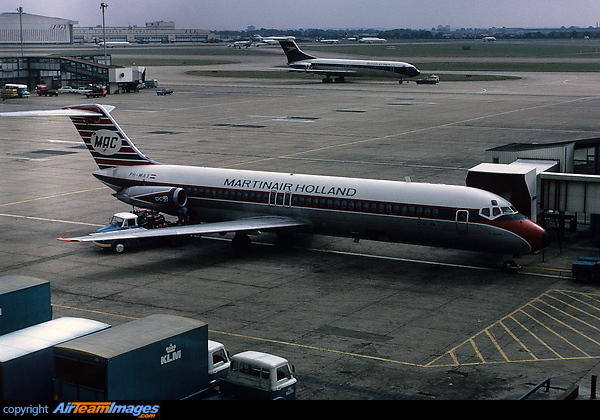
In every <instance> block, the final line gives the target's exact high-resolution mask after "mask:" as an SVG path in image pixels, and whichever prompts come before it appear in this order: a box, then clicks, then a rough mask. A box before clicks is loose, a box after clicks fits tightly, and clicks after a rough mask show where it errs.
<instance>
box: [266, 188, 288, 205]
mask: <svg viewBox="0 0 600 420" xmlns="http://www.w3.org/2000/svg"><path fill="white" fill-rule="evenodd" d="M269 205H270V206H271V207H275V206H284V207H291V205H292V193H291V192H289V191H285V192H278V191H275V190H273V191H270V192H269Z"/></svg>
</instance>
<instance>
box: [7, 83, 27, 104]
mask: <svg viewBox="0 0 600 420" xmlns="http://www.w3.org/2000/svg"><path fill="white" fill-rule="evenodd" d="M28 89H29V88H28V87H27V85H20V84H17V83H7V84H5V85H4V87H3V88H2V91H1V92H0V96H1V97H2V100H5V99H10V98H29V95H30V93H29V90H28Z"/></svg>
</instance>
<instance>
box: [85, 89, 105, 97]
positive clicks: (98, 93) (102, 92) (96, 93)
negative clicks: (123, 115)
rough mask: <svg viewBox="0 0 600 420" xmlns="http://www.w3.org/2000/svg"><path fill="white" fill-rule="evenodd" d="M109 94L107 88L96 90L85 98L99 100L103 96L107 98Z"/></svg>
mask: <svg viewBox="0 0 600 420" xmlns="http://www.w3.org/2000/svg"><path fill="white" fill-rule="evenodd" d="M107 93H108V92H107V91H106V89H105V88H103V87H99V88H96V89H95V90H94V91H93V92H87V93H85V97H86V98H99V97H101V96H102V97H105V96H106V94H107Z"/></svg>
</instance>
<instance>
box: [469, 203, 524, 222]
mask: <svg viewBox="0 0 600 420" xmlns="http://www.w3.org/2000/svg"><path fill="white" fill-rule="evenodd" d="M517 213H518V212H517V209H515V208H514V207H513V206H507V207H499V206H498V205H497V202H496V200H492V207H484V208H482V209H481V210H479V214H480V215H481V216H483V217H485V218H486V219H489V220H494V219H497V218H498V217H500V216H508V215H513V214H517Z"/></svg>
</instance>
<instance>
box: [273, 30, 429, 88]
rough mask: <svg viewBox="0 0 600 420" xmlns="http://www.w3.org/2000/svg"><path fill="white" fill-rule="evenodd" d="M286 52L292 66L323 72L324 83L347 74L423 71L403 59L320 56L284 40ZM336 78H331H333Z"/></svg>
mask: <svg viewBox="0 0 600 420" xmlns="http://www.w3.org/2000/svg"><path fill="white" fill-rule="evenodd" d="M279 44H281V48H283V51H284V52H285V55H286V57H287V60H288V66H290V67H291V68H293V69H295V70H298V71H304V72H307V73H315V74H322V75H324V76H325V78H324V79H323V83H329V82H332V81H333V80H335V81H336V82H344V81H345V77H347V76H348V77H384V78H393V79H400V80H399V82H400V83H402V79H403V78H404V77H415V76H418V75H419V74H421V72H420V71H419V70H417V68H416V67H415V66H413V65H412V64H409V63H405V62H402V61H377V60H343V59H333V58H317V57H314V56H312V55H309V54H306V53H305V52H303V51H302V50H301V49H300V48H299V47H298V45H297V44H296V42H295V41H293V40H280V41H279ZM332 76H333V77H335V79H331V77H332Z"/></svg>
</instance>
